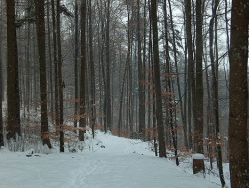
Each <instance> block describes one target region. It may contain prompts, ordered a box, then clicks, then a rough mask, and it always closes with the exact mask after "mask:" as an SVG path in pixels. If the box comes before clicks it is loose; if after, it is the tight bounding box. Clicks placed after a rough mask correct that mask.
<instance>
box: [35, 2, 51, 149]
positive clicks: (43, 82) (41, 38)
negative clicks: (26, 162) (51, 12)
mask: <svg viewBox="0 0 249 188" xmlns="http://www.w3.org/2000/svg"><path fill="white" fill-rule="evenodd" d="M36 3H37V4H36V5H37V7H36V11H37V36H38V37H37V39H38V51H39V64H40V98H41V138H42V141H43V144H47V146H48V147H49V148H52V145H51V143H50V141H49V130H48V112H47V76H46V54H45V20H44V0H39V1H38V2H36Z"/></svg>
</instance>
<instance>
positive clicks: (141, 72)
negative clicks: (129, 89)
mask: <svg viewBox="0 0 249 188" xmlns="http://www.w3.org/2000/svg"><path fill="white" fill-rule="evenodd" d="M137 45H138V69H137V70H138V84H139V86H138V93H139V98H138V100H139V109H138V111H139V115H138V118H139V132H140V133H142V137H143V138H144V136H145V134H144V129H145V105H144V85H143V84H142V81H143V79H144V69H143V65H142V63H143V62H142V55H141V51H142V49H141V37H140V0H137Z"/></svg>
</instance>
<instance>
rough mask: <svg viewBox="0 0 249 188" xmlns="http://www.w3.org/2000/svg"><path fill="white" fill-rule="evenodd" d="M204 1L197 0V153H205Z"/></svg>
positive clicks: (195, 140)
mask: <svg viewBox="0 0 249 188" xmlns="http://www.w3.org/2000/svg"><path fill="white" fill-rule="evenodd" d="M202 3H204V1H203V0H196V100H195V103H196V104H198V105H196V124H195V129H194V131H195V138H194V142H195V148H196V151H197V153H203V80H202V54H203V42H202Z"/></svg>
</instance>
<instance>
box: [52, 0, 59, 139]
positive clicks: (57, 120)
mask: <svg viewBox="0 0 249 188" xmlns="http://www.w3.org/2000/svg"><path fill="white" fill-rule="evenodd" d="M54 1H55V0H51V5H52V21H53V48H54V85H55V89H54V91H55V100H54V101H55V105H54V107H55V125H56V135H57V133H58V132H59V129H60V119H59V93H58V92H59V91H58V58H57V39H56V20H55V4H54Z"/></svg>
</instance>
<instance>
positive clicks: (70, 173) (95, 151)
mask: <svg viewBox="0 0 249 188" xmlns="http://www.w3.org/2000/svg"><path fill="white" fill-rule="evenodd" d="M89 146H90V148H87V149H84V151H83V152H78V153H63V154H61V153H52V154H48V155H46V154H42V155H40V156H34V155H33V156H32V157H26V153H25V152H24V153H21V152H17V153H12V152H9V151H8V150H6V149H4V150H1V151H0V188H14V187H15V188H19V187H20V188H21V187H23V188H34V187H36V188H45V187H46V188H60V187H61V188H200V187H201V188H217V187H219V186H217V184H214V183H212V182H210V181H209V180H208V179H207V178H206V179H204V178H203V177H198V176H196V175H193V174H191V173H189V172H184V171H183V169H181V168H180V167H176V166H175V164H174V163H172V162H171V161H169V160H168V159H162V158H158V157H155V156H154V153H153V152H152V151H150V150H149V149H148V144H147V143H143V142H141V141H139V140H130V139H125V138H120V137H116V136H112V135H110V134H103V133H101V132H98V134H97V137H96V139H93V141H90V142H89ZM101 146H102V147H101ZM103 146H104V147H103Z"/></svg>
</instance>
